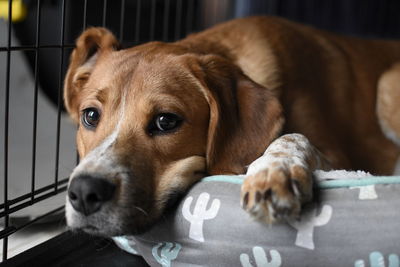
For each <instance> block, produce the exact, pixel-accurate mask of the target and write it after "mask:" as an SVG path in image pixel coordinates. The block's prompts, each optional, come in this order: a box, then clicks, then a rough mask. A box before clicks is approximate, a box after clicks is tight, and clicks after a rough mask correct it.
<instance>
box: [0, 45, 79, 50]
mask: <svg viewBox="0 0 400 267" xmlns="http://www.w3.org/2000/svg"><path fill="white" fill-rule="evenodd" d="M74 47H75V45H74V44H65V45H62V46H61V45H39V46H38V47H36V46H35V45H31V46H29V45H26V46H10V47H4V46H3V47H0V52H7V51H36V49H54V48H74Z"/></svg>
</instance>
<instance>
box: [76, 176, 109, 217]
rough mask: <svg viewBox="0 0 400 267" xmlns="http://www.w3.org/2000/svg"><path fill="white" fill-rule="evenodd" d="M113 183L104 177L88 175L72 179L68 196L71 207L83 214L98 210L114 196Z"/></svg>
mask: <svg viewBox="0 0 400 267" xmlns="http://www.w3.org/2000/svg"><path fill="white" fill-rule="evenodd" d="M114 191H115V185H114V184H113V183H111V182H110V181H108V180H106V179H104V178H98V177H92V176H88V175H82V176H77V177H75V178H74V179H72V181H71V184H70V185H69V188H68V197H69V201H70V203H71V205H72V207H73V208H74V209H75V210H76V211H79V212H81V213H83V214H85V215H90V214H92V213H95V212H96V211H98V210H99V209H100V208H101V207H102V206H103V204H104V203H105V202H107V201H109V200H111V199H112V198H113V196H114Z"/></svg>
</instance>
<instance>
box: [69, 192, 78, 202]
mask: <svg viewBox="0 0 400 267" xmlns="http://www.w3.org/2000/svg"><path fill="white" fill-rule="evenodd" d="M68 197H69V199H70V200H77V199H78V197H77V196H76V195H75V193H74V192H71V191H68Z"/></svg>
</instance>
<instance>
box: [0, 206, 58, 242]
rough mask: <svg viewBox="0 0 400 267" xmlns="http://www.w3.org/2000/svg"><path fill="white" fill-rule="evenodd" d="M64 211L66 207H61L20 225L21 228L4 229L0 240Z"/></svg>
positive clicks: (0, 234) (0, 233)
mask: <svg viewBox="0 0 400 267" xmlns="http://www.w3.org/2000/svg"><path fill="white" fill-rule="evenodd" d="M63 209H64V206H61V207H58V208H56V209H54V210H52V211H49V212H47V213H45V214H43V215H41V216H39V217H37V218H35V219H33V220H31V221H29V222H27V223H24V224H22V225H20V226H10V227H7V228H5V229H3V230H2V231H0V239H1V238H7V237H8V236H10V235H12V234H13V233H15V232H17V231H19V230H21V229H23V228H26V227H28V226H29V225H32V224H34V223H35V222H37V221H40V220H42V219H44V218H46V217H47V216H49V215H52V214H54V213H57V212H60V211H62V210H63Z"/></svg>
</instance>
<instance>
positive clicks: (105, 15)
mask: <svg viewBox="0 0 400 267" xmlns="http://www.w3.org/2000/svg"><path fill="white" fill-rule="evenodd" d="M106 22H107V0H104V2H103V22H102V25H103V27H106Z"/></svg>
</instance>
